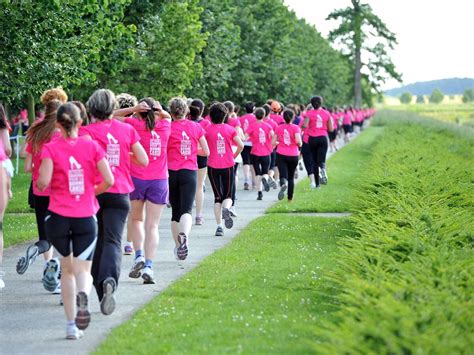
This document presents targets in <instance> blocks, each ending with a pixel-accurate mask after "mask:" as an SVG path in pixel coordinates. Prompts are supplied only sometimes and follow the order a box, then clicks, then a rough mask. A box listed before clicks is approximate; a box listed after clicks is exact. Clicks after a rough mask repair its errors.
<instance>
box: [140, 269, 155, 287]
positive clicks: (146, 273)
mask: <svg viewBox="0 0 474 355" xmlns="http://www.w3.org/2000/svg"><path fill="white" fill-rule="evenodd" d="M142 279H143V283H144V284H147V285H153V284H155V283H156V282H155V278H154V277H153V270H152V269H151V267H148V266H147V267H146V268H144V269H143V273H142Z"/></svg>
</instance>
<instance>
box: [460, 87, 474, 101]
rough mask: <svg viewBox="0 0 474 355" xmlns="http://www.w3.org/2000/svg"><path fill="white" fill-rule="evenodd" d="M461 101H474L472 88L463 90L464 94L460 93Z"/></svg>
mask: <svg viewBox="0 0 474 355" xmlns="http://www.w3.org/2000/svg"><path fill="white" fill-rule="evenodd" d="M462 102H464V103H468V102H474V89H466V90H464V94H463V95H462Z"/></svg>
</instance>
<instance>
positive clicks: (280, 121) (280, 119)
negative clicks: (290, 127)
mask: <svg viewBox="0 0 474 355" xmlns="http://www.w3.org/2000/svg"><path fill="white" fill-rule="evenodd" d="M270 118H271V119H272V120H273V122H275V123H276V124H277V125H281V124H283V123H285V120H284V119H283V116H282V115H279V114H277V113H271V114H270Z"/></svg>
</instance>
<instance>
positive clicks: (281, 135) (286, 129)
mask: <svg viewBox="0 0 474 355" xmlns="http://www.w3.org/2000/svg"><path fill="white" fill-rule="evenodd" d="M294 118H295V113H294V112H293V111H292V110H288V109H287V110H285V111H283V119H284V120H285V123H284V124H281V125H279V126H278V127H277V129H276V131H275V135H274V136H273V141H272V143H273V146H276V147H277V149H276V152H277V157H276V160H277V165H278V171H279V172H280V192H279V193H278V199H279V200H283V199H284V198H285V192H286V190H288V202H291V201H292V200H293V193H294V188H295V171H296V167H297V166H298V155H299V150H298V148H299V147H301V144H302V141H301V130H300V128H299V127H298V126H297V125H295V124H292V123H293V119H294Z"/></svg>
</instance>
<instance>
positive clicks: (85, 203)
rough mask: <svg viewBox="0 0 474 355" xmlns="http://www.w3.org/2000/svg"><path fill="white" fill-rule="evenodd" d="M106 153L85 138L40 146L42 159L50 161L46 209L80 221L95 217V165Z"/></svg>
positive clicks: (56, 141) (61, 140) (96, 206)
mask: <svg viewBox="0 0 474 355" xmlns="http://www.w3.org/2000/svg"><path fill="white" fill-rule="evenodd" d="M104 156H105V153H104V151H103V150H102V149H101V148H100V147H99V145H98V144H97V143H96V142H95V141H92V140H90V139H88V138H85V137H79V138H74V139H65V138H63V137H61V138H57V139H55V140H53V141H51V142H49V143H48V144H45V145H44V146H43V149H42V152H41V159H51V160H52V161H53V176H52V179H51V184H50V186H51V195H50V200H49V207H48V209H49V210H50V211H52V212H54V213H57V214H59V215H61V216H64V217H75V218H83V217H90V216H93V215H95V214H96V213H97V211H98V209H99V204H98V202H97V199H96V197H95V190H94V185H95V181H96V177H97V174H98V169H97V163H98V162H99V161H100V160H101V159H102V158H104Z"/></svg>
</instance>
